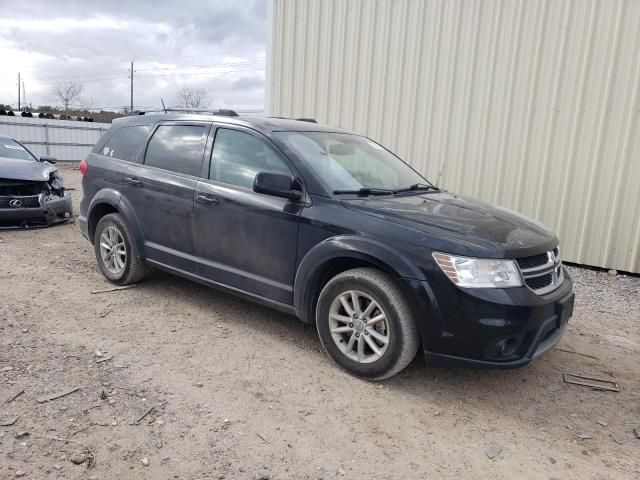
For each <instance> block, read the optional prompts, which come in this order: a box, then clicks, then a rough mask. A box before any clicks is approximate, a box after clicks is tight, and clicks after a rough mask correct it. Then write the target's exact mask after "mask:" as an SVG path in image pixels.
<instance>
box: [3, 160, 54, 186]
mask: <svg viewBox="0 0 640 480" xmlns="http://www.w3.org/2000/svg"><path fill="white" fill-rule="evenodd" d="M55 171H56V167H54V166H53V165H51V164H50V163H47V162H38V161H36V160H34V161H28V160H16V159H15V158H7V157H0V178H10V179H13V180H30V181H34V182H46V181H47V180H49V176H50V175H51V173H53V172H55Z"/></svg>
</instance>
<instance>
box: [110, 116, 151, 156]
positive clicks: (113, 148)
mask: <svg viewBox="0 0 640 480" xmlns="http://www.w3.org/2000/svg"><path fill="white" fill-rule="evenodd" d="M149 130H151V127H150V126H149V125H133V126H131V127H124V128H121V129H120V130H118V131H116V133H114V134H113V135H112V137H111V138H110V139H109V140H107V143H106V144H105V146H104V147H102V151H101V152H100V154H101V155H104V156H105V157H111V158H119V159H120V160H127V161H129V162H134V161H135V160H136V153H138V150H139V149H140V147H141V146H142V144H143V143H144V140H145V138H147V134H148V133H149Z"/></svg>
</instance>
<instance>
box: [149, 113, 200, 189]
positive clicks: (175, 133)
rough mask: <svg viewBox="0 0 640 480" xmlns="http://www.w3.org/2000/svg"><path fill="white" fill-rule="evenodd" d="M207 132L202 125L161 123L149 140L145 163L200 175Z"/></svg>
mask: <svg viewBox="0 0 640 480" xmlns="http://www.w3.org/2000/svg"><path fill="white" fill-rule="evenodd" d="M206 133H207V132H206V129H205V127H204V126H201V125H160V126H159V127H158V129H157V130H156V131H155V133H154V134H153V137H151V140H149V146H148V147H147V154H146V155H145V160H144V163H145V165H149V166H152V167H158V168H163V169H165V170H171V171H173V172H178V173H184V174H186V175H193V176H194V177H199V176H200V173H201V171H202V156H203V153H204V145H205V143H206V140H207V135H206Z"/></svg>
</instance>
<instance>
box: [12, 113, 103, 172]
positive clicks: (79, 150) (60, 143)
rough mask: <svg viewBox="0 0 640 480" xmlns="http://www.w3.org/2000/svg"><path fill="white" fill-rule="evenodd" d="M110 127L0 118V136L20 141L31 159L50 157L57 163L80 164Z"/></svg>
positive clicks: (87, 123) (95, 124) (65, 121)
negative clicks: (73, 162) (30, 155)
mask: <svg viewBox="0 0 640 480" xmlns="http://www.w3.org/2000/svg"><path fill="white" fill-rule="evenodd" d="M109 127H111V124H110V123H93V122H78V121H74V120H51V119H45V118H26V117H8V116H1V117H0V135H6V136H9V137H12V138H15V139H16V140H18V141H20V142H21V143H23V144H24V146H25V147H27V148H28V149H29V150H31V152H32V153H33V154H34V155H37V156H40V155H51V156H53V157H56V158H57V159H58V160H60V161H78V162H79V161H80V160H82V159H83V158H85V157H86V156H87V155H88V154H89V152H90V151H91V149H92V148H93V145H94V144H95V143H96V142H97V141H98V140H99V139H100V137H101V136H102V134H103V133H104V132H106V131H107V130H108V129H109Z"/></svg>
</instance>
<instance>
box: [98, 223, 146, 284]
mask: <svg viewBox="0 0 640 480" xmlns="http://www.w3.org/2000/svg"><path fill="white" fill-rule="evenodd" d="M93 248H94V251H95V254H96V260H97V261H98V266H99V267H100V270H101V271H102V274H103V275H104V276H105V277H106V279H107V280H109V281H110V282H112V283H115V284H116V285H128V284H131V283H136V282H139V281H140V280H142V279H143V278H144V275H145V264H144V260H142V258H140V252H139V251H138V248H137V246H136V244H135V242H134V241H133V236H132V235H131V231H130V230H129V227H128V226H127V223H126V221H125V220H124V218H122V216H121V215H120V214H119V213H110V214H109V215H105V216H104V217H102V218H101V219H100V221H99V222H98V225H97V226H96V231H95V234H94V236H93Z"/></svg>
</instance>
